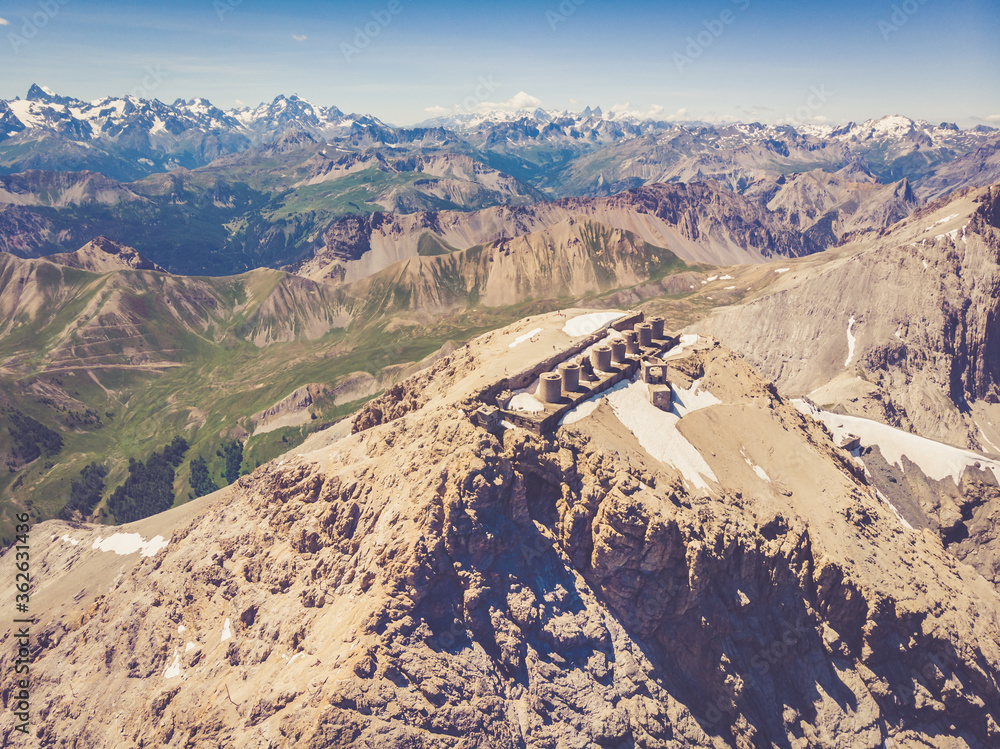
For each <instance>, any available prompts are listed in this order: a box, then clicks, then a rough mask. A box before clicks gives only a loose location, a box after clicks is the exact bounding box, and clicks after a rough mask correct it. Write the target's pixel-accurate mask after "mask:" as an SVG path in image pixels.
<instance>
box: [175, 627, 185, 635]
mask: <svg viewBox="0 0 1000 749" xmlns="http://www.w3.org/2000/svg"><path fill="white" fill-rule="evenodd" d="M185 632H187V627H185V626H184V625H183V624H179V625H177V634H179V635H182V634H184V633H185Z"/></svg>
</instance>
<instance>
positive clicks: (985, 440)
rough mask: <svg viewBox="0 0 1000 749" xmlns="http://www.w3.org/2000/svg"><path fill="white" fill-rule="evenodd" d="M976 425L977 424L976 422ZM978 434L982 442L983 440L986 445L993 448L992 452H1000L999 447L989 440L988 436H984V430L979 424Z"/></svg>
mask: <svg viewBox="0 0 1000 749" xmlns="http://www.w3.org/2000/svg"><path fill="white" fill-rule="evenodd" d="M976 426H979V425H978V424H976ZM979 436H980V437H982V438H983V442H985V443H986V444H987V445H989V446H990V447H992V448H993V452H995V453H1000V449H998V448H997V446H996V445H994V444H993V443H992V442H990V438H989V437H987V436H986V432H984V431H983V428H982V427H981V426H980V427H979Z"/></svg>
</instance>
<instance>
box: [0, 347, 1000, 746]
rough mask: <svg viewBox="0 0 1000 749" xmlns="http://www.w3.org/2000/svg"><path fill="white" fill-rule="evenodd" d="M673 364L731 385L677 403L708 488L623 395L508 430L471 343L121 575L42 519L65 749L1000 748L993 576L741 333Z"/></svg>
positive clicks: (54, 678)
mask: <svg viewBox="0 0 1000 749" xmlns="http://www.w3.org/2000/svg"><path fill="white" fill-rule="evenodd" d="M505 349H507V342H506V340H505V339H504V340H501V341H499V342H497V343H496V344H495V348H494V349H491V351H493V352H494V353H495V354H496V355H499V353H496V352H503V351H504V350H505ZM484 352H487V349H478V350H477V351H475V352H471V351H470V352H469V353H470V355H471V356H482V357H483V359H484V361H485V360H487V359H488V358H489V357H488V356H487V355H486V353H484ZM675 366H676V367H677V368H678V371H679V372H682V373H683V375H684V378H685V380H687V379H690V380H691V381H692V383H693V382H694V381H696V380H697V381H699V382H700V383H701V385H702V387H704V388H705V389H707V390H708V391H709V392H711V393H712V394H713V395H714V396H715V398H716V400H718V401H719V402H718V403H715V404H713V405H711V406H708V407H704V408H701V409H699V410H697V411H692V412H690V413H687V414H686V415H685V416H683V417H682V418H681V419H680V421H679V422H678V423H677V429H678V430H679V432H680V433H681V434H683V435H684V437H685V439H687V440H688V441H689V442H690V443H691V444H692V445H693V446H694V447H695V448H696V449H697V450H699V452H700V453H701V455H703V457H704V459H705V460H706V461H707V463H708V465H709V466H710V468H711V471H713V472H714V474H715V475H716V477H717V480H712V481H711V482H709V483H707V484H706V486H707V488H704V487H703V488H698V486H696V485H695V484H693V483H692V482H691V480H690V477H689V476H688V475H687V473H685V472H683V471H679V470H678V469H677V468H675V467H673V466H671V465H669V464H667V463H662V462H660V461H658V460H656V459H654V458H653V457H652V456H651V455H650V454H649V453H647V452H646V451H645V450H644V449H643V448H642V447H641V446H640V443H639V442H638V441H637V438H636V437H635V436H633V435H632V433H631V432H630V431H629V430H628V429H627V428H625V427H624V426H623V422H621V421H620V420H619V418H618V417H617V416H616V415H615V413H616V412H614V411H613V409H612V408H611V407H610V406H609V405H608V404H607V403H602V404H601V405H600V406H599V407H598V408H597V410H596V411H594V413H593V414H592V415H591V416H589V417H587V418H586V419H584V420H583V421H580V422H578V423H577V424H575V425H574V426H572V427H564V428H562V429H560V430H558V431H557V432H556V433H554V434H553V435H551V436H550V437H546V438H539V437H536V436H533V435H531V434H529V433H527V432H524V431H522V430H517V429H513V430H507V431H505V432H503V433H502V434H501V435H499V436H497V435H493V434H489V433H487V432H486V431H484V430H482V429H479V428H476V427H474V426H473V424H472V422H471V421H470V419H469V418H468V415H467V414H466V413H465V412H464V411H463V410H462V408H460V407H459V405H460V404H461V403H463V402H464V401H461V400H458V401H455V400H454V399H455V398H459V396H460V395H461V394H462V392H464V391H463V390H462V387H460V386H461V384H462V382H463V381H464V380H463V377H465V378H466V379H467V378H469V377H473V376H474V375H475V372H473V373H471V374H464V375H463V373H461V372H456V371H452V372H451V373H449V372H448V371H447V368H445V369H443V370H442V371H441V372H439V373H438V375H437V376H434V375H432V374H431V373H428V372H425V373H422V374H421V375H420V377H421V378H423V379H422V381H423V382H425V383H427V385H428V387H429V392H428V395H427V397H428V401H427V403H426V405H424V406H423V407H418V408H415V409H411V410H409V411H408V412H406V413H405V414H404V415H401V416H399V417H398V418H393V419H391V420H390V419H382V420H381V423H379V424H378V425H377V426H373V427H372V428H370V429H367V430H365V431H361V432H359V433H357V434H354V435H351V436H349V437H346V438H344V439H342V440H340V441H337V442H335V443H333V444H331V445H330V446H329V447H328V448H324V449H322V450H319V451H317V452H311V453H305V454H300V455H297V456H288V457H286V458H285V459H283V460H282V461H281V463H279V464H269V465H267V466H265V467H262V468H260V469H258V470H257V471H256V472H254V473H253V474H251V475H250V476H248V477H245V478H243V479H241V481H240V482H239V484H238V485H237V486H236V487H235V489H232V490H230V493H229V494H224V495H220V497H219V498H217V499H215V500H214V501H212V500H211V498H209V499H208V500H205V505H204V509H203V510H202V511H200V512H199V513H198V514H197V515H196V516H194V517H193V518H189V519H187V520H184V521H176V520H174V521H171V520H170V518H169V517H167V516H164V519H163V520H162V523H163V524H164V527H165V529H167V528H169V530H168V533H169V534H170V537H169V539H168V541H167V543H166V547H165V548H163V549H162V550H159V551H155V552H154V553H152V554H151V555H150V556H141V555H139V554H135V555H134V556H133V557H131V560H132V561H130V562H129V563H128V564H127V565H125V563H124V562H122V564H123V565H124V566H122V568H121V570H120V574H119V575H118V576H117V577H115V575H114V572H115V570H114V569H113V568H112V569H111V570H110V571H109V572H108V573H106V577H104V578H102V577H100V576H99V575H97V574H96V573H95V572H93V569H94V568H93V566H92V565H93V564H95V562H94V559H95V557H96V558H98V561H100V559H103V557H100V555H101V554H102V553H107V552H101V551H99V550H97V547H98V544H96V543H92V542H91V539H93V538H94V537H95V535H96V534H97V533H98V532H99V530H98V529H96V528H89V527H85V526H76V527H70V526H66V525H65V524H59V523H55V522H53V523H48V524H44V525H42V526H39V527H38V528H36V529H35V530H34V531H33V533H34V537H35V538H36V539H37V543H38V549H37V554H38V557H37V558H38V560H39V563H40V564H41V563H42V562H44V563H45V569H46V571H43V570H42V569H41V567H40V569H39V583H38V584H39V586H40V592H39V593H38V594H37V596H38V600H37V601H36V604H35V605H38V606H40V607H41V606H46V605H52V606H53V608H52V610H53V611H54V612H56V613H54V614H53V616H52V618H50V619H47V620H43V621H41V622H40V624H39V626H38V628H37V632H36V635H37V636H36V639H35V641H34V643H35V644H34V645H33V657H34V663H33V665H32V678H33V682H32V683H33V697H32V699H33V700H35V701H36V702H35V704H37V705H38V706H39V708H38V711H37V713H36V715H35V718H34V721H35V722H34V726H35V728H36V730H37V743H38V745H40V746H62V745H78V746H123V747H124V746H164V747H167V746H178V747H179V746H195V745H206V746H214V745H223V746H241V747H273V746H301V747H316V748H317V749H318V748H319V747H329V746H336V747H368V746H378V747H398V748H400V749H402V748H403V747H418V746H434V747H462V748H471V747H483V748H484V749H485V748H486V747H490V748H491V749H493V748H496V747H504V748H505V747H510V748H514V747H551V748H552V749H555V748H556V747H570V746H579V747H593V746H600V747H620V748H621V749H624V748H625V747H650V748H652V747H657V748H659V747H664V748H666V747H669V748H670V749H681V748H685V749H686V748H688V747H706V748H707V747H714V748H719V749H721V748H722V747H739V748H741V749H742V748H747V749H749V748H750V747H772V746H780V747H805V746H824V747H837V748H842V749H878V748H881V747H883V746H884V745H885V742H886V740H887V739H889V738H891V739H892V740H893V741H894V742H895V743H896V744H897V745H899V746H922V747H940V749H945V748H946V747H947V748H949V749H950V748H951V747H968V748H974V749H986V748H987V747H993V746H996V745H997V743H998V742H1000V729H998V726H997V724H996V722H995V718H994V716H995V715H997V714H998V711H1000V688H998V686H997V684H998V675H1000V646H998V644H997V643H998V638H1000V596H998V595H997V592H996V590H995V589H994V587H993V586H992V585H991V584H989V582H987V581H986V580H984V579H983V578H982V577H981V576H980V575H978V574H976V573H975V572H973V571H972V570H971V569H970V568H969V567H967V566H966V565H964V564H961V563H959V562H958V561H957V560H956V559H955V558H954V557H953V556H951V555H950V554H948V553H947V552H945V550H944V549H943V548H942V547H941V544H940V543H939V542H938V541H937V540H936V539H935V538H934V537H933V536H932V535H930V534H927V533H924V532H922V531H919V530H910V529H907V528H905V527H904V526H903V525H902V524H901V523H900V522H899V520H898V519H897V517H896V516H895V514H894V513H893V512H892V511H891V509H890V508H888V507H887V505H886V504H885V503H884V502H882V501H880V500H879V499H878V498H877V497H876V496H875V494H874V492H873V490H872V489H871V487H869V486H868V485H867V484H866V483H865V478H864V474H863V472H862V471H861V470H860V468H859V466H858V465H857V464H856V463H855V462H854V461H853V460H852V459H851V458H850V456H848V455H847V454H846V453H844V452H842V451H840V450H838V449H837V448H836V447H835V446H834V445H833V443H832V442H831V441H830V439H829V435H828V434H827V433H826V432H825V431H824V429H823V428H822V427H821V426H820V425H819V424H818V423H816V422H813V421H812V420H811V419H809V418H808V417H806V416H804V415H803V414H801V413H799V412H798V411H797V410H796V409H795V408H794V407H793V406H792V405H791V404H789V403H788V402H787V401H785V400H784V399H783V398H782V397H781V396H780V395H778V392H777V390H776V389H775V388H774V386H773V385H771V384H770V383H768V382H766V381H762V380H761V379H760V378H759V377H758V376H757V375H756V374H755V373H754V372H753V370H751V369H750V368H749V367H748V366H746V365H745V364H744V363H743V362H742V361H741V360H739V359H738V358H737V357H735V356H734V355H732V354H731V353H729V352H728V351H726V350H725V349H722V348H720V347H711V346H706V347H704V348H703V349H700V350H698V351H696V352H694V353H692V354H691V355H690V356H689V357H688V358H687V359H686V361H685V362H682V363H678V364H676V365H675ZM449 394H450V395H449ZM449 397H450V398H452V400H451V401H449ZM754 465H755V466H756V468H754V467H753V466H754ZM758 471H759V472H758ZM762 474H763V475H764V476H766V477H767V478H766V480H765V478H763V476H762ZM172 512H177V511H176V510H175V511H172ZM144 522H146V523H151V522H152V520H151V521H144ZM150 527H152V526H150ZM63 536H65V537H66V538H68V539H69V541H67V540H65V539H64V538H63ZM50 537H51V541H49V538H50ZM73 541H76V542H77V543H76V545H73V544H72V542H73ZM43 542H44V543H43ZM43 546H44V548H43ZM33 553H35V552H33ZM88 565H90V566H88ZM12 569H13V557H12V555H11V554H9V553H8V554H6V555H5V556H4V557H3V558H2V559H0V574H2V575H4V577H3V578H2V579H5V580H13V575H12V574H8V573H10V572H11V571H12ZM84 570H91V572H90V573H89V575H88V579H87V580H83V579H81V578H80V576H81V575H82V574H83V572H84ZM56 580H58V585H56V583H55V581H56ZM84 586H86V587H88V588H90V589H91V591H93V590H94V588H95V586H97V588H96V589H97V590H99V591H100V593H99V594H98V595H97V596H96V597H94V596H93V592H91V593H89V594H87V595H81V596H80V598H79V599H78V600H80V601H81V603H80V604H74V603H71V601H73V600H74V596H73V591H74V590H75V589H76V588H77V587H84ZM6 592H7V593H9V592H10V591H6ZM56 595H58V596H59V598H58V601H59V607H56V606H55V603H54V602H55V600H56V599H55V596H56ZM47 596H48V598H47ZM88 596H89V597H88ZM40 610H41V609H40ZM0 637H2V638H3V640H4V646H3V647H2V648H0V668H3V669H4V672H5V673H6V672H7V671H8V669H9V667H10V665H11V659H12V658H13V655H11V653H12V652H13V650H12V648H11V647H9V645H10V642H9V639H10V637H11V635H10V633H9V632H6V631H5V632H4V633H3V634H2V635H0ZM3 690H4V691H3V692H0V694H2V697H3V699H4V701H5V702H6V701H8V700H9V699H10V694H11V693H10V689H9V687H8V686H7V685H4V687H3ZM42 706H44V707H42ZM12 731H13V719H12V716H11V715H10V713H9V712H5V713H4V714H3V715H2V716H0V736H3V738H4V741H5V743H8V744H13V742H14V741H15V739H16V737H14V735H13V733H12Z"/></svg>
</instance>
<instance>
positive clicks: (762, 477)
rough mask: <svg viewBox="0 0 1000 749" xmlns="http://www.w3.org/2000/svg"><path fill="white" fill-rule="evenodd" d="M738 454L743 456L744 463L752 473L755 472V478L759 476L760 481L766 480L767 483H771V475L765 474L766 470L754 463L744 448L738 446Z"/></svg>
mask: <svg viewBox="0 0 1000 749" xmlns="http://www.w3.org/2000/svg"><path fill="white" fill-rule="evenodd" d="M740 455H742V456H743V460H745V461H746V464H747V465H748V466H750V470H752V471H753V472H754V473H756V474H757V478H759V479H760V480H761V481H766V482H767V483H769V484H770V483H771V477H770V476H768V475H767V472H766V471H765V470H764V469H763V468H761V467H760V466H759V465H757V464H756V463H754V462H753V461H752V460H750V458H749V457H748V456H747V451H746V448H740Z"/></svg>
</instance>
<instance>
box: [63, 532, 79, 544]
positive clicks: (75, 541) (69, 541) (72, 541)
mask: <svg viewBox="0 0 1000 749" xmlns="http://www.w3.org/2000/svg"><path fill="white" fill-rule="evenodd" d="M59 540H60V541H62V542H63V543H64V544H69V545H70V546H78V545H79V543H80V541H79V540H78V539H76V538H70V537H69V536H67V535H66V534H65V533H64V534H63V535H62V538H60V539H59Z"/></svg>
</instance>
